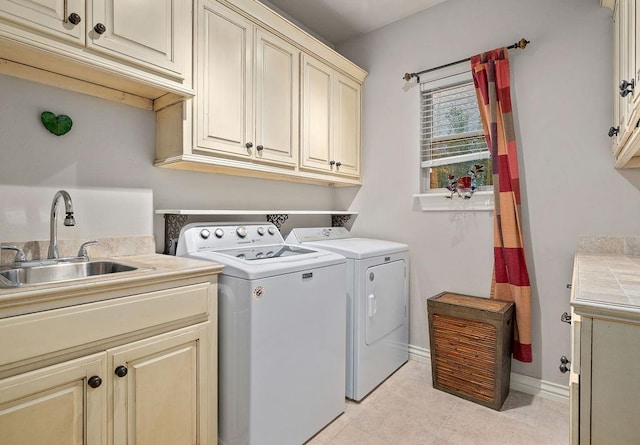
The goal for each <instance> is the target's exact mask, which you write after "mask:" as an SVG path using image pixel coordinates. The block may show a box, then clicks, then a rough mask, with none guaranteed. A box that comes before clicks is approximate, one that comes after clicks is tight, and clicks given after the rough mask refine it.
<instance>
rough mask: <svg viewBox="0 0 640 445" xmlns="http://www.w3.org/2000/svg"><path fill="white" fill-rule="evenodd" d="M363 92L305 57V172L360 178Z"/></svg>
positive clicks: (303, 150)
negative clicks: (322, 172)
mask: <svg viewBox="0 0 640 445" xmlns="http://www.w3.org/2000/svg"><path fill="white" fill-rule="evenodd" d="M360 90H361V86H360V84H358V83H357V82H355V81H353V80H352V79H350V78H348V77H347V76H345V75H343V74H340V73H338V72H336V70H334V69H332V68H331V67H329V66H328V65H326V64H325V63H323V62H321V61H319V60H317V59H315V58H313V57H311V56H308V55H304V56H303V58H302V110H303V111H302V113H301V114H302V159H301V166H302V167H303V168H309V169H317V170H324V171H331V172H333V173H336V174H343V175H351V176H359V174H360V109H361V104H360Z"/></svg>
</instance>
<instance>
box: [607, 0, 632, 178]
mask: <svg viewBox="0 0 640 445" xmlns="http://www.w3.org/2000/svg"><path fill="white" fill-rule="evenodd" d="M603 5H605V6H609V7H613V25H614V26H613V29H614V35H613V45H614V51H613V55H614V56H613V89H614V98H613V101H614V102H613V120H612V123H613V125H612V126H611V128H610V129H609V136H610V137H611V138H612V151H613V155H614V158H615V166H616V167H617V168H629V167H640V130H638V128H639V126H638V123H639V122H640V85H638V83H640V21H639V20H640V7H638V6H637V5H636V1H635V0H617V1H616V2H615V3H613V2H612V1H607V2H606V3H605V2H603Z"/></svg>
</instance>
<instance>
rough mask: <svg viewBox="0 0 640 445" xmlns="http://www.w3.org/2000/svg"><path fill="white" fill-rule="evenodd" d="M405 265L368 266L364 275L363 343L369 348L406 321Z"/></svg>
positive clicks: (400, 262) (403, 263)
mask: <svg viewBox="0 0 640 445" xmlns="http://www.w3.org/2000/svg"><path fill="white" fill-rule="evenodd" d="M405 271H406V264H405V262H404V261H394V262H391V263H385V264H380V265H377V266H372V267H369V268H368V269H367V271H366V275H365V282H366V285H365V290H366V292H365V299H366V303H365V304H366V308H367V309H366V310H367V313H366V319H367V322H366V342H367V345H371V344H373V343H375V342H377V341H378V340H380V339H381V338H383V337H384V336H386V335H387V334H388V333H390V332H393V331H395V330H396V329H397V328H399V327H400V326H402V325H403V324H404V323H405V321H406V280H407V278H406V272H405Z"/></svg>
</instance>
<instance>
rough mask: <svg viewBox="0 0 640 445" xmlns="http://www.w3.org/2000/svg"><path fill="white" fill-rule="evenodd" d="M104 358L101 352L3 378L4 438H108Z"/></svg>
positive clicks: (32, 442)
mask: <svg viewBox="0 0 640 445" xmlns="http://www.w3.org/2000/svg"><path fill="white" fill-rule="evenodd" d="M106 363H107V362H106V353H105V352H103V353H99V354H93V355H90V356H87V357H83V358H80V359H76V360H70V361H68V362H65V363H60V364H58V365H55V366H49V367H46V368H43V369H39V370H37V371H32V372H27V373H25V374H21V375H17V376H14V377H10V378H7V379H4V380H0V443H1V444H3V445H27V444H29V445H44V444H47V445H82V444H86V445H99V444H105V443H107V442H106V436H107V424H106V422H107V417H106V414H107V410H106V407H107V385H106V384H105V380H106V377H105V376H106V374H107V372H106ZM90 384H91V386H90ZM92 386H95V388H94V387H92Z"/></svg>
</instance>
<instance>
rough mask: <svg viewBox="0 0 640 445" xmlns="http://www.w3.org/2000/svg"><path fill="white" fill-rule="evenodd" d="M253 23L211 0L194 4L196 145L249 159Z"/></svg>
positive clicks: (251, 110)
mask: <svg viewBox="0 0 640 445" xmlns="http://www.w3.org/2000/svg"><path fill="white" fill-rule="evenodd" d="M253 33H254V25H253V23H251V22H250V21H248V20H247V19H246V18H244V17H242V16H241V15H239V14H235V13H232V11H229V10H228V9H227V8H223V7H222V6H220V5H219V4H217V3H215V2H204V1H201V2H199V3H198V11H197V42H198V51H197V54H196V79H197V80H196V89H197V91H198V93H197V97H196V99H194V100H195V102H196V104H197V107H196V120H197V122H196V132H195V136H196V146H195V147H194V149H195V150H198V151H200V150H202V151H203V152H204V153H207V152H214V153H215V152H219V153H227V154H231V155H235V156H239V157H245V158H248V157H250V156H251V151H250V150H249V149H248V148H247V147H246V145H247V144H249V142H250V141H251V140H252V138H253V136H252V127H253V125H252V122H253V69H252V68H253V62H252V59H253V54H252V47H253V45H252V42H253Z"/></svg>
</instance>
